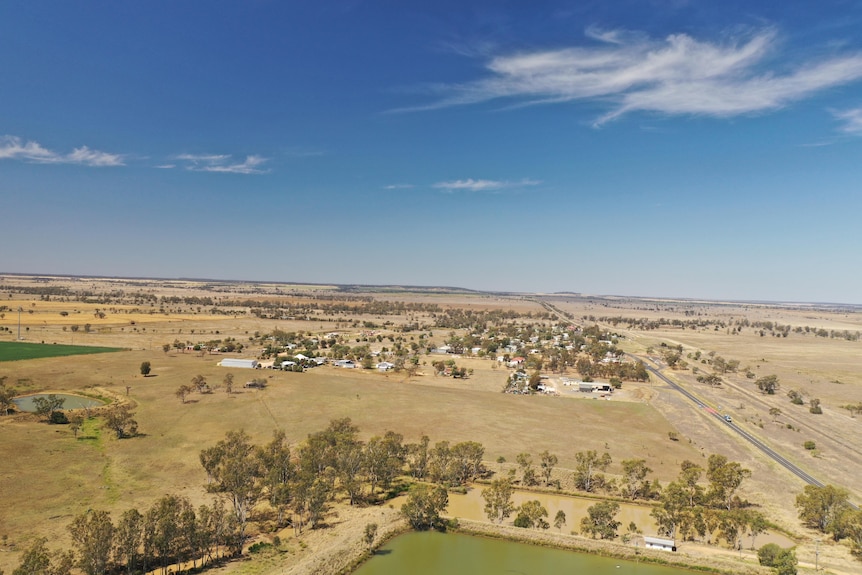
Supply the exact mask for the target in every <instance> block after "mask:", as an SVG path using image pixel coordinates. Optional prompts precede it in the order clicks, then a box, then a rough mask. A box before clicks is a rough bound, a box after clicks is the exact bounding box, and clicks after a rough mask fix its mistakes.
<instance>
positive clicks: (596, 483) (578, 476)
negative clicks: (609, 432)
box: [498, 450, 661, 500]
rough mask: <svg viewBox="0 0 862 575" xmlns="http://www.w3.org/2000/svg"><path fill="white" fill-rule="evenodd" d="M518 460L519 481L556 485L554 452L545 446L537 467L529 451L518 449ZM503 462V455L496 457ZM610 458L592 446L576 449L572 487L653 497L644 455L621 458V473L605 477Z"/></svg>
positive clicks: (654, 490) (654, 488) (655, 491)
mask: <svg viewBox="0 0 862 575" xmlns="http://www.w3.org/2000/svg"><path fill="white" fill-rule="evenodd" d="M515 461H516V462H517V464H518V470H519V472H520V477H519V478H518V479H517V480H518V481H519V482H520V484H521V485H525V486H528V487H531V486H535V485H539V484H540V482H541V483H543V484H544V485H545V486H552V485H554V486H556V487H558V488H559V487H560V480H559V479H554V480H552V479H551V476H552V475H553V472H554V468H555V467H556V465H557V456H556V455H554V454H552V453H549V452H548V451H547V450H546V451H544V452H542V453H541V454H540V455H539V468H538V470H537V469H536V467H535V464H534V462H533V457H532V455H530V454H529V453H519V454H518V455H517V457H516V458H515ZM498 462H499V463H504V462H505V458H501V459H499V460H498ZM611 463H613V460H612V458H611V456H610V454H609V453H607V452H604V453H602V454H599V453H598V452H597V451H595V450H587V451H580V452H578V453H576V454H575V469H574V471H573V472H572V476H571V479H572V483H573V484H574V486H575V488H576V489H578V490H580V491H586V492H587V493H593V492H596V491H605V492H607V493H612V494H615V495H620V496H622V497H626V498H628V499H632V500H634V499H655V498H657V497H658V495H659V493H660V492H661V485H660V484H659V483H658V481H652V482H651V481H650V480H649V478H648V475H649V474H650V473H652V469H650V468H649V467H648V466H647V464H646V460H645V459H637V458H635V459H624V460H623V461H621V462H620V464H621V465H622V476H621V477H619V478H618V479H608V477H607V476H606V475H605V472H606V471H607V470H608V468H609V467H610V465H611ZM510 474H511V477H510V479H512V480H514V479H515V477H514V476H515V475H516V472H515V470H514V469H512V470H511V471H510Z"/></svg>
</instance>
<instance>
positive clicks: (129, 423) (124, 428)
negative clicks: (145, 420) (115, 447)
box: [104, 404, 138, 439]
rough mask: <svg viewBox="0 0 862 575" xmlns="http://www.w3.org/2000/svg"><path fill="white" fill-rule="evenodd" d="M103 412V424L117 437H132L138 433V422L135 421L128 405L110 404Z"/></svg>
mask: <svg viewBox="0 0 862 575" xmlns="http://www.w3.org/2000/svg"><path fill="white" fill-rule="evenodd" d="M104 414H105V424H106V425H107V426H108V428H109V429H111V430H112V431H113V432H114V433H116V434H117V439H123V438H124V437H132V436H134V435H136V434H137V433H138V422H137V421H135V419H134V416H135V414H134V412H132V408H131V407H129V406H128V405H119V404H115V405H112V406H111V407H109V408H108V409H107V410H105V412H104Z"/></svg>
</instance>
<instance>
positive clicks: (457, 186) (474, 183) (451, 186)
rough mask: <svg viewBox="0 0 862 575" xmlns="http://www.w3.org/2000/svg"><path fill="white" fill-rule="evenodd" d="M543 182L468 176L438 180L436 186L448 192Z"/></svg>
mask: <svg viewBox="0 0 862 575" xmlns="http://www.w3.org/2000/svg"><path fill="white" fill-rule="evenodd" d="M539 184H541V182H540V181H538V180H528V179H523V180H518V181H506V180H474V179H473V178H467V179H466V180H452V181H449V182H438V183H436V184H434V186H433V187H434V188H436V189H438V190H443V191H446V192H495V191H498V190H503V189H506V188H523V187H529V186H538V185H539Z"/></svg>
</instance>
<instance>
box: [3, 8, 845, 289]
mask: <svg viewBox="0 0 862 575" xmlns="http://www.w3.org/2000/svg"><path fill="white" fill-rule="evenodd" d="M859 30H862V2H859V1H852V2H851V1H846V2H844V1H823V2H817V3H812V2H808V1H796V0H788V1H786V2H782V3H776V2H758V1H747V2H734V1H722V2H718V1H716V2H706V1H685V0H668V1H662V0H653V1H638V2H634V1H629V2H626V1H618V2H602V1H596V2H498V1H488V2H446V1H434V2H397V1H392V2H360V1H355V2H319V3H312V2H276V1H272V2H265V1H248V2H239V1H237V2H217V1H186V2H159V1H150V2H122V1H121V2H115V1H105V2H74V3H73V2H61V1H55V2H51V1H45V2H27V1H16V0H10V1H7V2H3V3H0V207H2V213H3V215H4V217H3V219H2V237H3V239H2V243H0V272H18V273H50V274H86V275H111V276H154V277H198V278H219V279H246V280H274V281H288V282H289V281H298V282H312V283H314V282H335V283H365V284H407V285H448V286H460V287H466V288H473V289H482V290H498V291H538V292H554V291H573V292H582V293H591V294H621V295H636V296H666V297H692V298H712V299H742V300H746V299H756V300H772V301H819V302H843V303H859V304H862V290H860V289H859V288H860V286H862V265H859V264H860V259H862V257H860V254H862V245H860V244H862V240H860V234H859V233H858V229H859V215H860V213H862V209H860V208H862V189H860V186H862V35H860V34H859Z"/></svg>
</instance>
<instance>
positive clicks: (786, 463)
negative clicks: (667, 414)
mask: <svg viewBox="0 0 862 575" xmlns="http://www.w3.org/2000/svg"><path fill="white" fill-rule="evenodd" d="M538 303H540V304H541V305H542V306H544V307H545V309H547V310H548V311H550V312H553V313H556V314H558V315H559V316H560V317H562V318H565V319H568V320H569V321H570V322H571V320H573V319H574V318H573V317H572V315H571V314H569V313H566V312H564V311H563V310H561V309H559V308H557V307H555V306H553V305H551V304H550V303H548V302H545V301H541V300H539V301H538ZM573 325H574V324H573ZM626 355H628V356H629V357H631V358H632V359H634V360H635V361H642V360H641V358H639V357H637V356H634V355H631V354H626ZM644 365H645V367H646V368H647V371H649V372H650V373H652V374H653V375H655V376H656V377H657V378H659V379H660V380H662V381H663V382H665V383H666V384H668V385H669V386H670V387H671V388H672V389H675V390H676V391H678V392H680V393H681V394H683V395H684V396H686V397H687V398H688V399H690V400H691V401H692V402H694V403H695V404H696V405H697V407H698V408H700V409H703V410H704V411H706V412H707V413H708V414H710V415H712V416H713V417H715V418H716V419H717V420H718V421H720V422H721V423H722V424H723V425H726V426H728V427H729V428H730V429H732V430H733V431H735V432H736V433H737V434H739V435H740V436H741V437H742V438H744V439H745V440H746V441H748V442H749V443H751V444H752V445H754V446H755V447H756V448H758V449H759V450H760V451H762V452H763V453H764V454H766V455H767V456H768V457H770V458H771V459H772V460H773V461H775V462H776V463H778V464H779V465H781V466H782V467H784V468H785V469H787V470H788V471H790V472H791V473H792V474H794V475H795V476H797V477H799V478H800V479H802V481H804V482H806V483H808V484H809V485H815V486H817V487H823V483H822V482H821V481H819V480H818V479H816V478H815V477H812V476H811V475H809V474H808V473H806V472H805V471H803V470H802V469H800V468H798V467H797V466H795V465H794V464H793V463H791V462H790V461H788V460H787V459H785V458H784V457H782V456H781V454H780V453H778V452H776V451H775V450H773V449H772V448H770V447H769V446H768V445H766V444H765V443H763V442H762V441H760V440H759V439H758V438H756V437H755V436H753V435H751V434H750V433H748V432H747V431H745V430H744V429H741V428H740V427H739V426H737V425H736V424H735V423H733V422H732V421H727V420H726V419H725V417H724V416H723V415H722V414H721V413H719V412H718V411H716V410H715V409H713V408H711V407H707V406H706V405H704V403H703V402H702V401H700V400H699V399H698V398H697V397H696V396H695V395H694V394H692V393H690V392H689V391H688V390H686V389H684V388H683V387H681V386H679V385H677V384H676V383H674V382H673V381H671V380H670V379H669V378H667V377H666V376H665V375H664V374H663V373H661V372H660V371H659V370H657V369H655V368H654V367H650V366H649V365H647V364H646V362H644ZM850 506H851V507H852V508H853V509H858V507H857V506H856V505H854V504H852V503H851V504H850Z"/></svg>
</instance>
